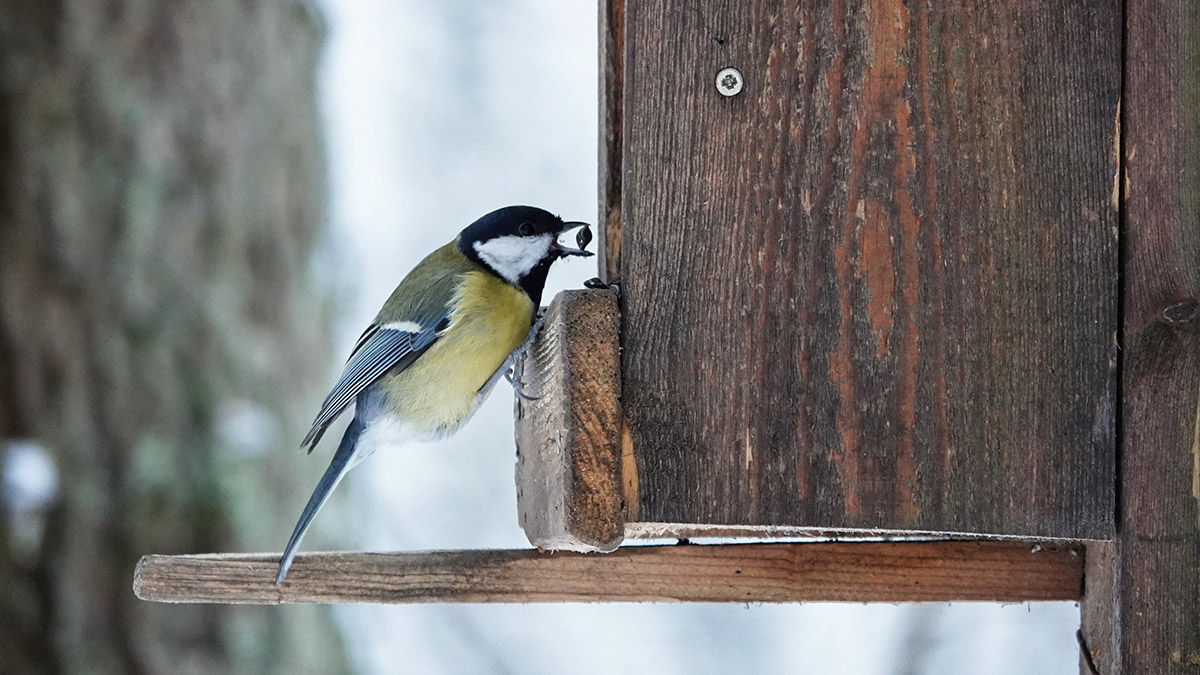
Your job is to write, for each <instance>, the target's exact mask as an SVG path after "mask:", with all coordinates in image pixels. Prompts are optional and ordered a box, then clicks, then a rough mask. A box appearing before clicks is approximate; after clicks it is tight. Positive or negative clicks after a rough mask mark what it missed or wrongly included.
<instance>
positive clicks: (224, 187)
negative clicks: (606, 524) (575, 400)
mask: <svg viewBox="0 0 1200 675" xmlns="http://www.w3.org/2000/svg"><path fill="white" fill-rule="evenodd" d="M597 13H598V10H597V7H596V6H595V5H594V4H593V3H590V2H561V0H488V1H484V0H475V1H472V2H469V1H467V0H327V1H326V2H315V0H270V1H264V2H251V3H247V2H242V1H241V0H177V1H175V2H169V3H166V2H159V1H158V0H109V1H108V2H105V3H97V2H92V1H91V0H60V1H59V2H53V3H45V2H37V1H36V0H16V1H10V2H2V3H0V166H3V167H5V170H4V171H0V636H3V639H0V673H6V674H7V673H15V674H20V675H24V674H27V673H29V674H33V673H39V674H40V673H52V674H58V673H88V674H89V675H93V674H103V675H109V674H112V675H116V674H122V675H123V674H126V673H171V674H172V675H175V674H180V673H183V674H191V673H195V674H198V675H199V674H207V673H268V672H270V673H285V672H286V673H334V672H357V673H362V674H364V675H365V674H373V673H443V672H444V673H468V672H470V673H476V672H477V673H506V672H511V673H534V674H536V673H558V672H571V673H601V672H605V673H607V672H614V671H618V672H619V671H626V672H655V673H664V674H668V675H669V674H671V673H728V672H754V673H774V672H809V673H837V674H839V675H853V674H858V673H862V674H878V675H885V674H887V675H890V674H897V675H899V674H904V675H913V674H917V673H956V674H958V673H966V674H973V673H978V674H985V673H996V674H1000V673H1005V674H1008V673H1021V674H1027V673H1029V674H1036V673H1066V672H1075V671H1076V670H1077V666H1076V658H1077V655H1076V654H1077V652H1076V647H1075V640H1074V637H1073V634H1074V631H1075V628H1076V627H1077V626H1078V623H1079V613H1078V609H1077V608H1076V607H1074V606H1073V605H1071V604H1069V603H1058V604H1038V605H1012V606H1006V607H1001V606H992V605H959V606H925V605H922V606H902V607H899V606H860V605H809V606H794V605H786V606H782V605H781V606H761V605H754V606H741V605H732V606H726V605H648V604H647V605H524V606H522V605H513V606H499V605H497V606H478V605H423V606H342V607H336V608H332V609H330V608H326V607H317V606H282V607H255V606H218V605H162V604H154V603H146V602H142V601H139V600H137V599H136V598H135V597H134V596H133V594H132V592H131V590H130V583H131V579H132V574H133V568H134V565H135V564H136V562H137V559H138V557H139V556H141V555H144V554H148V553H164V554H172V553H197V552H211V551H269V550H274V551H278V550H280V549H281V548H282V546H283V544H284V542H285V541H286V539H287V536H288V534H289V533H290V531H291V528H292V526H293V524H294V523H295V520H296V517H297V516H298V514H299V512H300V509H301V507H302V505H303V503H304V501H305V499H306V498H307V496H308V493H309V491H311V489H312V488H313V486H314V485H315V484H316V481H317V479H318V477H319V476H320V474H321V472H322V471H323V470H324V468H325V465H326V463H327V462H328V459H329V454H330V445H331V444H332V441H333V440H334V439H336V438H337V436H338V435H339V432H338V431H337V430H333V431H332V432H331V433H330V434H329V435H328V438H329V439H331V440H330V441H327V442H326V444H325V445H324V446H323V447H322V448H319V449H318V450H317V452H315V453H314V454H313V455H312V456H305V455H304V454H302V453H300V452H298V450H297V445H298V443H299V440H300V438H301V437H302V436H303V433H304V431H305V429H307V426H308V424H309V423H310V422H311V419H312V415H313V414H314V413H315V412H316V409H317V406H318V403H319V401H320V400H321V397H322V396H323V394H324V392H325V391H326V390H327V388H328V386H329V384H330V383H331V382H332V380H333V378H334V376H335V374H336V371H337V369H338V368H339V367H340V365H341V363H342V362H343V360H344V359H345V355H346V353H347V352H348V351H349V349H350V346H351V345H352V344H353V342H354V339H355V338H356V337H357V335H358V333H359V331H360V330H361V329H362V328H363V327H364V326H365V325H366V324H367V322H368V321H369V320H370V318H371V317H372V315H373V314H374V312H375V311H376V309H377V308H378V307H379V305H380V304H381V303H382V302H383V300H384V299H385V298H386V296H387V295H388V293H389V292H390V291H391V289H392V288H393V287H394V285H395V284H396V283H397V282H398V281H399V279H400V278H401V277H402V276H403V275H404V273H405V272H406V271H407V270H408V269H409V268H410V267H411V266H412V265H413V264H415V263H416V262H417V261H418V260H419V259H420V258H421V257H422V256H423V255H424V254H425V253H427V252H428V251H430V250H432V249H433V248H435V247H436V246H438V245H440V244H442V243H444V242H445V241H448V240H449V239H450V238H451V237H453V236H454V234H455V233H456V232H457V231H458V230H459V229H460V228H462V227H463V226H464V225H466V224H467V223H469V222H470V221H471V220H473V219H474V218H476V217H478V216H479V215H481V214H483V213H485V212H487V211H490V210H491V209H494V208H496V207H498V206H502V205H507V204H517V203H525V204H535V205H538V206H542V207H545V208H547V209H550V210H552V211H554V212H557V213H559V214H561V215H562V216H564V217H567V218H571V219H584V220H593V221H594V219H595V218H596V212H597V199H596V194H597V165H596V162H597V160H596V156H597V139H598V130H597V68H598V64H597V45H596V42H597V36H596V33H597V27H596V18H597ZM594 274H595V268H594V261H573V262H570V263H565V264H560V265H558V266H557V267H556V269H555V270H554V272H553V274H552V276H551V280H550V284H549V285H550V288H549V289H548V292H547V296H546V297H547V298H549V297H551V296H552V295H553V292H554V291H556V290H557V289H560V288H564V287H578V286H579V284H580V283H581V282H582V281H583V280H584V279H586V278H588V277H591V276H593V275H594ZM343 423H344V420H343ZM514 461H515V451H514V446H513V430H512V395H511V393H510V392H509V391H508V390H507V389H506V388H504V387H500V388H498V389H497V391H496V393H495V395H493V397H492V398H491V400H490V401H488V403H487V404H486V405H485V406H484V408H483V409H482V410H481V411H480V413H479V414H478V415H477V416H476V417H475V419H474V420H473V421H472V422H471V423H470V424H469V425H468V426H467V427H466V428H465V429H464V430H463V431H462V432H460V433H459V434H458V435H457V436H456V437H455V438H453V439H451V440H449V441H446V442H443V443H439V444H436V445H425V446H415V447H409V448H404V449H402V450H400V451H396V452H385V453H379V454H377V455H375V456H374V457H372V458H371V459H370V461H368V462H366V463H365V464H363V465H362V466H361V467H360V468H359V469H358V470H357V471H355V472H353V473H352V474H351V475H350V476H349V477H348V478H347V480H345V481H344V482H343V483H342V487H341V488H340V490H339V491H338V492H337V493H336V494H335V496H334V498H333V499H332V500H331V502H330V503H329V504H328V505H327V507H326V509H325V510H324V511H322V512H321V514H320V515H319V517H318V518H317V520H316V522H315V525H314V529H313V531H312V532H311V534H310V535H309V537H308V538H307V540H306V541H305V547H304V550H305V551H314V550H320V549H332V548H339V549H359V550H370V551H389V550H428V549H457V548H473V549H474V548H490V547H496V548H500V547H524V546H527V545H528V544H527V542H526V541H525V538H524V536H523V534H522V532H521V530H520V529H519V528H518V526H517V511H516V503H515V493H516V490H515V486H514V481H513V469H514Z"/></svg>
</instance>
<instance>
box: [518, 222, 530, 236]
mask: <svg viewBox="0 0 1200 675" xmlns="http://www.w3.org/2000/svg"><path fill="white" fill-rule="evenodd" d="M533 229H534V228H533V223H531V222H529V221H526V222H524V223H521V224H520V225H518V226H517V232H518V233H520V235H521V236H522V237H528V236H530V235H532V234H533Z"/></svg>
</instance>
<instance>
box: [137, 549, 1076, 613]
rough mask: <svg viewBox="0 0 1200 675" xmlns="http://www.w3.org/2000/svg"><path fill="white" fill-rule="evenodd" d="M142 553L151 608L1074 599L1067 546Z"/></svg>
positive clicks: (141, 587)
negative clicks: (288, 558) (279, 572)
mask: <svg viewBox="0 0 1200 675" xmlns="http://www.w3.org/2000/svg"><path fill="white" fill-rule="evenodd" d="M278 562H279V557H278V555H273V554H260V555H249V554H247V555H236V554H217V555H192V556H156V555H154V556H146V557H144V558H142V560H141V561H140V562H139V563H138V566H137V571H136V573H135V575H134V584H133V587H134V592H135V593H137V596H138V597H139V598H142V599H143V600H153V601H157V602H207V603H250V604H279V603H291V602H320V603H347V602H352V603H353V602H381V603H423V602H676V601H688V602H828V601H833V602H952V601H983V602H1024V601H1036V600H1075V599H1078V597H1079V594H1080V588H1081V583H1082V570H1083V565H1082V563H1083V559H1082V556H1080V555H1079V554H1078V552H1077V551H1076V550H1073V549H1063V550H1048V549H1045V548H1041V547H1031V546H1030V545H1029V544H1023V543H1019V542H995V541H985V542H962V541H943V542H843V543H799V544H794V543H778V544H742V545H723V546H697V545H679V546H627V547H624V548H621V549H619V550H617V551H616V552H614V553H609V554H581V553H570V552H559V553H539V552H538V551H535V550H505V551H450V552H436V553H389V554H371V553H317V554H302V555H300V556H297V558H296V562H295V564H294V565H293V566H292V571H291V573H290V574H289V575H288V578H287V581H286V582H284V584H283V585H282V586H275V585H274V583H273V580H274V577H275V570H276V567H277V566H278Z"/></svg>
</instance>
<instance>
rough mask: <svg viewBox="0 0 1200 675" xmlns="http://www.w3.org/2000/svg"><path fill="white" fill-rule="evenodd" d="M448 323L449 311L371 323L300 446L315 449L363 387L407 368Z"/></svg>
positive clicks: (310, 449) (309, 449)
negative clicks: (423, 318)
mask: <svg viewBox="0 0 1200 675" xmlns="http://www.w3.org/2000/svg"><path fill="white" fill-rule="evenodd" d="M448 323H449V315H448V314H443V315H442V316H439V317H435V318H433V319H430V320H426V321H420V322H416V321H403V322H397V323H389V324H384V325H379V324H372V325H371V326H369V327H368V328H367V330H366V331H364V332H363V334H362V337H360V338H359V339H358V343H357V344H356V345H355V346H354V351H352V352H351V353H350V358H349V359H348V360H347V361H346V367H345V368H343V369H342V374H341V376H340V377H338V380H337V382H336V383H334V385H333V389H331V390H330V391H329V395H328V396H326V397H325V402H324V403H322V404H321V411H320V412H318V413H317V418H316V420H314V421H313V425H312V429H310V430H309V432H308V435H307V436H305V437H304V441H302V442H301V443H300V447H302V448H307V449H308V452H310V453H311V452H312V451H313V448H314V447H316V445H317V443H318V442H319V441H320V440H321V435H322V434H324V433H325V429H326V428H328V427H329V424H330V423H331V422H333V420H335V419H337V416H338V415H340V414H341V413H342V411H343V410H345V409H346V406H348V405H350V403H351V402H352V401H354V399H355V398H357V397H358V395H359V394H361V393H362V392H363V390H364V389H366V388H367V387H369V386H371V384H372V383H373V382H375V380H378V379H379V378H380V377H382V376H383V375H384V373H387V372H388V371H390V370H404V369H405V368H407V367H408V366H409V365H411V364H412V362H413V361H415V360H416V359H417V357H419V356H420V355H421V354H423V353H424V352H425V350H427V349H429V347H430V345H432V344H433V343H434V342H435V341H436V340H437V338H438V335H439V334H440V332H441V331H443V330H445V328H446V325H447V324H448Z"/></svg>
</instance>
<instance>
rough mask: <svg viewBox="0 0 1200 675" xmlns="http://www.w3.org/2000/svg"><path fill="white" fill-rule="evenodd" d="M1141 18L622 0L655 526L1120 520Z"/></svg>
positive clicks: (1108, 523) (642, 437) (637, 416)
mask: <svg viewBox="0 0 1200 675" xmlns="http://www.w3.org/2000/svg"><path fill="white" fill-rule="evenodd" d="M1119 20H1120V7H1119V4H1118V3H1117V2H1116V0H1106V1H1103V2H1085V1H1083V0H1062V1H1052V0H1043V1H1040V2H1022V3H1012V2H970V3H966V2H950V3H941V2H936V3H935V2H899V1H896V0H877V1H875V2H844V1H841V0H832V1H826V2H802V3H801V2H794V3H776V2H768V1H767V0H754V1H750V2H733V1H732V0H704V1H701V2H682V0H653V1H647V2H640V3H636V4H631V5H630V6H629V7H628V8H627V10H626V23H625V38H626V42H625V70H624V78H625V80H624V82H625V89H624V117H623V133H624V144H623V162H624V177H623V184H622V191H623V195H622V221H623V225H622V230H621V247H622V249H621V260H620V264H621V274H622V278H623V282H624V285H623V292H624V303H625V304H624V307H623V322H624V323H623V333H622V339H623V343H622V346H623V348H624V352H623V375H624V384H623V387H624V389H623V391H624V398H623V404H624V407H625V413H626V415H627V417H628V419H629V425H630V431H631V438H632V443H633V449H634V452H633V454H634V456H635V457H636V460H637V472H638V476H639V483H638V484H639V490H640V503H639V505H638V506H639V511H640V515H639V517H640V519H641V520H645V521H657V522H684V523H689V522H690V523H697V522H698V523H715V524H738V523H741V524H746V523H749V524H780V525H799V526H813V527H835V528H836V527H849V528H857V527H867V528H892V529H902V530H906V529H920V530H937V531H947V532H971V533H1006V534H1020V535H1026V536H1063V537H1106V536H1108V535H1110V534H1111V533H1112V527H1113V510H1114V489H1113V483H1114V410H1115V382H1116V380H1115V373H1114V370H1115V359H1116V339H1115V338H1116V328H1117V313H1116V312H1117V308H1116V304H1117V285H1116V272H1117V268H1116V253H1117V251H1116V248H1117V247H1116V241H1117V240H1116V227H1117V214H1116V203H1115V199H1114V187H1115V177H1116V174H1115V170H1116V163H1117V158H1116V153H1115V147H1116V146H1115V133H1116V132H1115V129H1116V121H1117V99H1118V94H1119V86H1120V62H1119V45H1120V39H1121V31H1120V25H1119ZM726 66H733V67H737V68H738V69H740V70H741V72H742V73H743V75H744V77H745V88H744V90H743V91H742V92H741V93H740V94H738V95H737V96H734V97H732V98H726V97H723V96H721V95H719V94H718V92H717V91H716V87H715V85H714V80H715V76H716V73H717V71H718V70H720V69H721V68H723V67H726Z"/></svg>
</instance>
